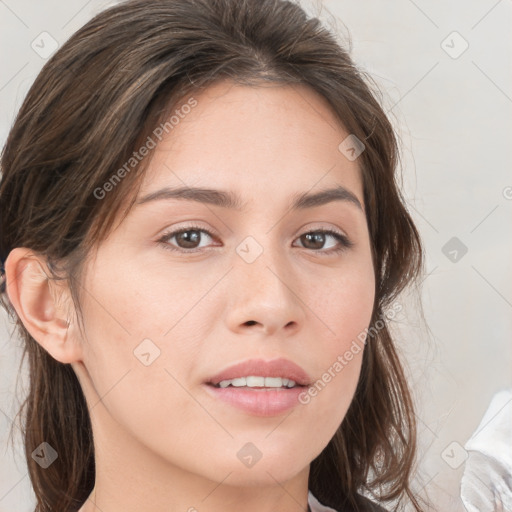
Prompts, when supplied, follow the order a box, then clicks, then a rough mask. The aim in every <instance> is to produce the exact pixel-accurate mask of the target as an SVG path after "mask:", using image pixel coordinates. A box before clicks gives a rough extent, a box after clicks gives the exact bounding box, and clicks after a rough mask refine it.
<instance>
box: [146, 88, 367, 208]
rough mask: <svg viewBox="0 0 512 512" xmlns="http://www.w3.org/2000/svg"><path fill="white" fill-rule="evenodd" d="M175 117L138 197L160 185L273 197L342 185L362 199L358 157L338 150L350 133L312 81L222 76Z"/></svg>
mask: <svg viewBox="0 0 512 512" xmlns="http://www.w3.org/2000/svg"><path fill="white" fill-rule="evenodd" d="M191 97H192V98H193V100H194V102H191V101H190V98H191ZM185 105H194V106H193V108H189V107H187V108H184V106H185ZM180 109H181V110H180ZM171 115H172V116H173V118H172V121H173V122H172V124H171V125H167V127H168V130H166V131H164V132H163V133H162V136H161V140H160V141H159V142H158V144H157V147H156V149H155V152H154V155H153V158H152V161H151V164H150V165H149V167H148V169H147V171H146V174H145V177H144V180H143V183H142V186H141V189H140V192H139V196H138V197H139V199H140V198H142V197H144V196H147V195H148V194H149V193H151V192H155V191H156V190H157V189H161V188H163V187H172V188H176V187H180V188H184V187H185V188H186V187H202V188H210V189H213V188H216V189H223V190H239V191H245V192H244V193H240V194H239V195H243V196H244V197H245V196H247V195H249V196H251V195H252V194H260V197H264V198H265V199H266V200H267V201H272V200H280V198H281V197H282V196H283V195H286V196H287V197H288V196H290V195H293V193H294V192H300V193H303V192H306V191H308V190H313V189H326V188H333V187H336V186H340V187H344V188H345V189H347V190H348V191H350V192H352V194H353V195H354V196H355V197H356V198H357V199H358V200H359V202H360V203H361V204H363V197H362V196H363V194H362V183H361V179H360V170H359V166H358V164H357V161H351V160H349V159H347V158H346V157H345V156H344V154H343V153H342V152H341V151H340V149H339V145H340V143H341V142H342V141H343V140H344V139H345V138H346V137H347V136H348V135H349V134H348V133H347V132H346V130H345V128H344V127H343V126H342V125H341V123H340V122H339V120H338V119H337V118H336V116H335V114H334V112H333V111H332V109H331V108H330V106H329V105H328V103H327V101H326V100H325V99H324V98H323V97H321V96H320V95H319V94H317V93H316V92H314V91H313V90H312V89H310V88H309V87H307V86H304V85H301V86H297V85H293V86H290V85H278V86H276V85H271V86H268V85H264V86H261V87H260V86H258V87H252V86H245V85H238V84H233V83H231V82H220V83H217V84H214V85H212V86H210V87H209V88H207V89H206V90H204V91H202V92H200V93H195V94H192V95H191V96H188V97H185V98H183V99H182V100H181V102H177V103H176V104H175V106H174V107H173V111H172V112H171ZM169 126H172V127H171V128H169ZM247 192H249V194H247ZM261 194H263V196H262V195H261ZM248 201H249V202H251V201H250V199H248Z"/></svg>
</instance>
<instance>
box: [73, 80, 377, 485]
mask: <svg viewBox="0 0 512 512" xmlns="http://www.w3.org/2000/svg"><path fill="white" fill-rule="evenodd" d="M194 98H195V100H196V101H197V103H196V104H195V106H194V107H193V108H190V109H188V108H185V109H182V112H187V113H186V115H183V116H182V117H180V118H179V122H178V123H174V124H173V128H172V130H169V132H168V133H165V132H164V137H163V138H162V141H161V142H160V143H159V144H158V146H157V148H156V151H155V153H154V157H153V160H152V162H151V165H150V166H149V168H148V169H147V171H146V174H145V176H144V182H143V184H142V187H141V190H140V192H139V196H138V199H139V200H140V204H136V206H135V207H134V208H133V209H132V210H131V211H130V213H129V215H128V217H127V218H126V219H125V220H124V221H123V222H122V223H121V224H120V225H119V226H117V227H116V229H115V230H114V231H113V232H112V233H111V234H110V236H109V237H108V238H107V239H106V240H105V241H104V242H102V244H101V245H100V246H99V248H98V251H97V253H96V254H95V255H94V257H91V258H90V260H89V261H88V262H87V265H86V274H85V278H84V286H85V288H86V289H87V291H88V293H86V294H84V303H83V314H84V325H85V334H86V340H84V341H83V358H82V361H80V362H75V363H73V368H74V370H75V372H77V374H79V378H80V381H81V383H82V385H83V386H84V388H85V391H86V396H87V395H90V393H91V390H94V391H95V392H96V393H97V394H98V395H99V396H100V397H102V407H104V409H105V411H106V412H107V414H108V415H109V418H110V420H113V421H112V422H111V427H110V428H111V431H110V432H113V431H114V429H118V430H119V431H124V432H127V433H128V434H129V435H130V438H131V439H132V440H133V442H134V443H138V444H139V445H140V446H143V447H144V449H146V450H149V451H151V452H152V453H154V454H156V455H157V456H158V457H159V459H161V460H163V461H165V463H166V464H168V465H172V466H174V467H176V468H180V469H182V470H184V471H187V472H190V473H193V474H196V475H201V476H204V477H206V478H209V479H212V480H218V479H219V478H223V477H224V476H225V475H228V474H229V473H231V476H230V481H231V483H233V484H238V485H246V484H248V483H249V482H251V483H255V482H268V481H271V483H275V480H274V479H277V480H278V481H283V480H286V479H289V478H291V477H292V476H293V475H296V474H297V473H299V472H300V471H302V470H304V468H307V467H308V465H309V463H310V462H311V461H312V460H313V459H314V458H315V457H316V456H317V455H318V454H319V453H320V452H321V451H322V450H323V448H324V447H325V446H326V445H327V443H328V442H329V440H330V439H331V438H332V436H333V435H334V433H335V431H336V429H337V428H338V427H339V425H340V423H341V422H342V420H343V418H344V416H345V414H346V412H347V409H348V407H349V404H350V402H351V400H352V397H353V395H354V392H355V389H356V385H357V381H358V377H359V374H360V368H361V360H362V353H363V351H362V350H359V352H357V353H355V351H352V358H351V360H350V361H348V360H347V358H344V354H345V353H346V352H347V351H350V347H351V346H352V347H353V346H354V344H353V342H354V340H357V339H358V336H360V334H361V332H362V331H364V330H365V328H366V327H368V325H369V322H370V318H371V314H372V308H373V301H374V291H375V282H374V273H373V265H372V258H371V250H370V240H369V233H368V230H367V223H366V217H365V213H364V207H365V205H364V203H363V187H362V180H361V175H360V170H359V168H358V165H357V160H355V161H351V160H349V159H348V158H346V157H345V156H344V155H343V154H342V153H341V152H340V150H339V149H338V146H339V145H340V143H341V142H342V141H343V140H344V139H345V138H346V137H347V136H348V133H347V132H346V131H344V129H343V128H342V127H341V126H340V125H339V123H337V121H336V119H335V118H334V116H333V114H332V113H331V111H330V109H329V107H328V105H327V103H326V102H325V100H323V99H322V98H321V97H319V96H317V95H316V94H315V93H314V92H312V91H311V90H309V89H308V88H306V87H290V86H272V87H269V86H265V87H248V86H240V85H233V84H230V83H227V82H222V83H218V84H216V85H214V86H211V87H210V88H209V89H207V90H206V91H204V92H202V93H201V94H196V95H194ZM183 103H186V99H185V100H184V101H183ZM178 108H179V107H178ZM342 187H343V188H344V189H345V192H344V193H343V194H344V195H343V194H342V195H341V197H340V196H339V195H338V196H337V198H335V199H333V197H331V200H330V201H327V202H326V201H317V202H315V201H310V202H307V201H302V203H301V204H299V205H294V203H296V202H297V200H298V199H299V198H300V197H301V195H303V194H308V195H312V194H317V193H319V192H321V191H325V190H327V189H338V191H339V190H342ZM177 188H185V189H186V190H187V191H188V197H185V198H184V197H177V196H174V197H171V196H172V193H170V192H169V191H167V192H166V193H161V194H158V195H155V194H154V193H155V192H158V191H161V190H162V189H169V190H175V189H177ZM194 188H201V189H214V190H217V191H223V192H225V193H227V194H230V197H231V196H233V197H236V198H238V204H237V205H236V206H238V208H234V207H233V205H229V204H227V203H226V201H224V202H220V201H219V200H218V199H219V197H220V195H219V194H218V193H209V194H206V193H202V194H196V195H195V196H194V195H193V194H192V191H191V189H194ZM151 195H153V196H152V199H151V197H149V198H148V196H151ZM349 197H351V199H348V198H349ZM143 198H146V199H145V200H142V199H143ZM198 199H199V200H198ZM224 199H225V198H224ZM206 200H207V201H206ZM358 202H359V203H360V206H359V205H358V204H357V203H358ZM347 241H348V242H349V243H350V245H346V244H347ZM340 357H341V358H343V360H344V361H345V363H343V364H342V363H340ZM278 359H279V360H281V362H282V360H283V359H284V360H287V361H288V362H291V363H288V364H280V363H279V361H278V364H277V366H275V367H271V366H266V367H265V366H261V365H259V366H258V361H256V366H251V367H247V368H245V369H244V368H242V369H241V374H242V375H245V376H256V377H259V376H263V377H265V375H266V376H267V377H269V376H270V377H276V376H277V375H275V373H272V370H273V371H274V372H277V374H282V375H281V376H282V377H285V378H288V377H295V378H296V379H297V383H298V382H299V380H300V378H304V379H305V380H306V381H307V383H308V384H314V383H315V382H317V381H319V382H321V383H323V384H321V385H317V392H316V393H312V394H308V395H307V396H306V395H305V393H304V392H305V391H307V389H308V388H307V387H304V388H298V390H299V391H300V392H301V394H299V393H298V391H297V388H290V389H289V390H286V389H283V388H279V389H274V390H269V389H261V388H260V386H262V385H263V383H264V382H265V381H261V380H258V379H257V380H251V379H249V380H246V381H240V380H239V381H236V384H242V385H246V386H247V385H248V386H249V387H241V388H238V387H236V386H235V387H233V385H230V386H229V387H226V388H223V387H214V386H212V385H211V384H207V383H208V382H212V381H215V379H214V377H215V376H216V375H219V373H220V372H224V370H227V373H224V374H223V375H221V376H220V377H223V380H229V377H230V376H234V377H237V378H240V377H241V375H240V374H234V373H233V372H231V373H230V371H229V368H230V367H231V366H233V365H236V364H238V363H243V362H246V361H248V360H259V361H260V363H261V361H263V362H273V361H275V360H278ZM336 362H338V364H336ZM295 365H296V366H295ZM340 365H341V369H340ZM297 366H298V367H299V369H300V371H299V370H297ZM329 370H330V375H327V377H326V376H325V374H326V372H327V373H329ZM265 372H267V373H265ZM286 376H288V377H286ZM329 376H330V378H329ZM217 380H218V379H217ZM292 380H293V379H292ZM282 383H283V382H282V381H281V382H280V381H276V380H274V379H270V380H267V381H266V382H265V385H268V386H273V385H276V386H277V385H281V384H282ZM285 383H286V381H285ZM224 384H225V383H224ZM232 384H235V382H233V383H232ZM252 385H255V386H256V387H257V388H258V389H255V388H251V386H252ZM289 385H293V383H289ZM308 397H309V398H308ZM88 399H89V400H92V398H91V397H90V396H89V397H88ZM112 425H115V427H112ZM254 461H256V462H254ZM270 474H271V475H272V478H271V477H270V476H269V475H270Z"/></svg>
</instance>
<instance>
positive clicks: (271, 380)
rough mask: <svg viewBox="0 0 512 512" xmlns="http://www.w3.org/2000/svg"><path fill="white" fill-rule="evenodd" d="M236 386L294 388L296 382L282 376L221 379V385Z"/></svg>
mask: <svg viewBox="0 0 512 512" xmlns="http://www.w3.org/2000/svg"><path fill="white" fill-rule="evenodd" d="M230 385H231V386H233V387H235V388H241V387H248V388H263V387H266V388H281V387H286V388H293V387H294V386H295V385H296V384H295V381H293V380H291V379H285V378H281V377H257V376H254V375H250V376H248V377H238V378H236V379H231V380H221V381H220V382H219V387H221V388H227V387H228V386H230Z"/></svg>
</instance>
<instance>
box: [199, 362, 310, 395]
mask: <svg viewBox="0 0 512 512" xmlns="http://www.w3.org/2000/svg"><path fill="white" fill-rule="evenodd" d="M311 382H312V379H311V377H310V376H309V375H308V374H307V372H306V371H305V370H304V369H303V368H301V367H300V366H299V365H298V364H296V363H294V362H293V361H290V360H289V359H285V358H278V359H274V360H271V361H265V360H263V359H249V360H246V361H242V362H241V363H237V364H235V365H232V366H230V367H228V368H226V369H225V370H223V371H221V372H219V373H217V374H216V375H214V376H213V377H210V378H209V379H208V380H207V381H206V382H205V384H208V385H210V386H213V387H215V388H229V387H232V388H246V389H291V388H295V387H306V386H309V385H310V384H311Z"/></svg>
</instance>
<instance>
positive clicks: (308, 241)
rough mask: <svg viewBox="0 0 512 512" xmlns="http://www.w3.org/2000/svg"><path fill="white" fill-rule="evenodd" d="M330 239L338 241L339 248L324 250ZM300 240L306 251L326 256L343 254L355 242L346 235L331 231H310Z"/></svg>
mask: <svg viewBox="0 0 512 512" xmlns="http://www.w3.org/2000/svg"><path fill="white" fill-rule="evenodd" d="M329 237H331V238H334V239H336V240H337V241H338V244H339V247H334V248H332V247H331V248H328V249H323V246H324V244H325V242H326V240H327V239H328V238H329ZM299 240H300V241H301V244H302V245H303V247H304V248H305V249H311V250H313V251H315V252H318V253H319V254H325V255H329V254H332V253H338V252H341V251H343V250H345V249H348V248H350V247H352V246H353V245H354V244H353V242H351V241H350V240H349V239H348V238H347V237H346V236H345V235H342V234H341V233H338V232H337V231H334V230H330V229H327V230H326V229H321V230H317V231H309V232H308V233H304V234H303V235H301V236H300V237H299Z"/></svg>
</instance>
